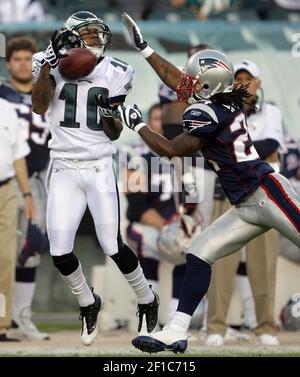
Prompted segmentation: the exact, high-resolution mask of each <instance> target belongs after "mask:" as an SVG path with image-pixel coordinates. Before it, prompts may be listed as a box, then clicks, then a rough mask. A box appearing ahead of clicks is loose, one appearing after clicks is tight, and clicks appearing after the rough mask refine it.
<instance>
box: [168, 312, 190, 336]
mask: <svg viewBox="0 0 300 377" xmlns="http://www.w3.org/2000/svg"><path fill="white" fill-rule="evenodd" d="M191 320H192V316H191V315H189V314H186V313H182V312H176V313H175V314H174V316H173V318H172V319H171V322H170V327H171V328H173V329H174V330H176V331H179V332H187V331H188V329H189V327H190V323H191Z"/></svg>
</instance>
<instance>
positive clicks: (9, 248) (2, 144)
mask: <svg viewBox="0 0 300 377" xmlns="http://www.w3.org/2000/svg"><path fill="white" fill-rule="evenodd" d="M0 88H1V85H0ZM0 109H1V110H0V271H1V273H0V292H1V294H2V295H4V297H5V304H6V305H5V306H6V307H5V316H4V317H0V341H10V340H16V339H12V338H9V336H8V335H7V329H8V328H9V327H10V324H11V317H12V301H13V289H14V281H15V269H16V251H17V219H18V212H17V210H18V202H17V193H16V189H15V185H14V182H13V178H14V177H16V179H17V182H18V185H19V188H20V191H21V193H22V197H23V201H24V215H25V217H26V219H27V220H30V219H32V218H34V207H33V202H32V197H31V192H30V188H29V181H28V172H27V166H26V160H25V156H27V155H28V154H29V152H30V149H29V146H28V144H27V142H26V140H25V138H24V135H23V133H22V132H20V129H19V127H20V123H19V120H18V117H17V114H16V111H15V109H14V107H13V106H12V105H11V104H10V103H9V102H8V101H6V100H4V99H2V98H0Z"/></svg>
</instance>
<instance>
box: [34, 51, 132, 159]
mask: <svg viewBox="0 0 300 377" xmlns="http://www.w3.org/2000/svg"><path fill="white" fill-rule="evenodd" d="M36 57H38V60H41V58H42V55H41V54H40V55H35V57H34V58H35V60H36ZM37 66H38V64H37V62H36V61H35V62H34V68H35V69H36V68H37V69H36V72H34V73H35V74H37V73H38V71H39V69H38V67H37ZM133 73H134V71H133V68H132V67H131V66H130V65H127V64H126V63H124V62H121V61H119V60H118V59H116V58H112V57H103V59H102V60H101V61H100V62H99V63H98V64H97V65H96V67H95V69H94V70H93V72H92V73H91V74H90V75H88V76H86V77H84V78H82V79H77V80H66V79H65V78H64V77H62V76H61V74H60V73H59V71H58V68H55V69H52V71H51V74H52V75H53V77H54V79H55V83H56V87H55V92H54V96H53V99H52V102H51V106H50V132H51V136H52V137H51V140H50V141H49V148H51V152H50V156H51V158H66V159H77V160H94V159H99V158H102V157H105V156H111V155H112V154H114V153H115V151H116V149H115V146H114V144H113V143H112V142H111V140H110V139H109V138H108V137H107V136H106V135H105V133H104V131H103V130H102V122H101V119H100V114H99V111H98V108H97V104H96V95H98V94H101V95H103V96H105V97H109V98H114V99H115V102H124V100H125V97H126V95H127V94H128V93H129V91H130V90H131V83H132V80H133Z"/></svg>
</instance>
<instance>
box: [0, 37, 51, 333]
mask: <svg viewBox="0 0 300 377" xmlns="http://www.w3.org/2000/svg"><path fill="white" fill-rule="evenodd" d="M35 52H36V44H35V41H34V40H32V39H30V38H23V37H22V38H12V39H11V40H9V41H8V44H7V54H6V59H7V69H8V73H9V80H8V81H7V82H2V83H1V86H0V97H2V98H5V99H6V100H7V101H9V102H11V103H12V104H13V105H14V107H15V109H16V111H17V114H18V117H19V120H20V130H19V132H22V133H23V134H24V136H25V138H26V139H27V141H28V144H29V146H30V150H31V152H30V154H29V155H28V156H27V157H26V161H27V168H28V175H29V177H30V190H31V191H30V192H28V193H27V195H32V197H33V200H34V203H35V208H36V212H37V213H36V218H35V220H34V222H28V221H27V220H26V219H25V218H24V216H23V215H22V211H23V208H22V203H23V201H22V200H19V203H20V204H19V221H18V233H19V257H18V263H17V269H16V284H15V290H14V302H13V322H12V327H11V329H10V331H9V334H10V336H12V337H14V338H18V339H24V338H27V339H28V338H32V339H40V340H42V339H47V338H49V337H48V334H46V333H43V332H40V331H39V330H38V329H37V328H36V326H35V325H34V323H33V322H32V320H31V306H32V301H33V297H34V292H35V287H36V281H35V279H36V268H37V266H38V265H39V263H40V253H41V252H42V249H43V248H44V247H46V244H47V238H46V227H45V209H46V193H45V189H44V184H43V180H44V175H45V172H46V167H47V164H48V160H49V149H48V147H47V143H48V136H49V123H48V119H47V115H44V114H42V115H38V114H35V113H33V112H32V104H31V91H32V85H33V83H32V75H31V68H32V55H33V54H34V53H35ZM20 195H21V194H20Z"/></svg>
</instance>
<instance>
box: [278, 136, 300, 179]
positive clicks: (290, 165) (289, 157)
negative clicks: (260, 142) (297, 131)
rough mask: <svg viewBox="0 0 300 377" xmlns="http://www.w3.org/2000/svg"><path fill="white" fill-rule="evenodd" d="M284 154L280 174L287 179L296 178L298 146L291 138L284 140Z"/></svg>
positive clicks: (299, 152) (298, 156) (298, 161)
mask: <svg viewBox="0 0 300 377" xmlns="http://www.w3.org/2000/svg"><path fill="white" fill-rule="evenodd" d="M284 146H285V153H284V154H283V156H282V159H281V168H282V171H281V173H282V174H283V175H284V176H285V177H286V178H288V179H290V178H297V179H298V177H297V172H298V169H299V168H300V146H299V144H298V143H297V142H296V140H294V139H293V138H291V137H286V138H285V139H284Z"/></svg>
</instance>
